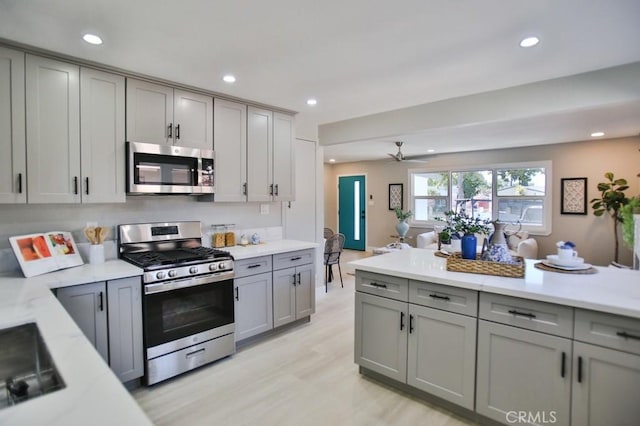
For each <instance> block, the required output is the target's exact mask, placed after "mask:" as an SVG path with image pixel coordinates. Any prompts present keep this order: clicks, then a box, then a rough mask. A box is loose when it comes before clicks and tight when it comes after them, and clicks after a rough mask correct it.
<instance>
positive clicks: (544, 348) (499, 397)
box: [476, 320, 571, 425]
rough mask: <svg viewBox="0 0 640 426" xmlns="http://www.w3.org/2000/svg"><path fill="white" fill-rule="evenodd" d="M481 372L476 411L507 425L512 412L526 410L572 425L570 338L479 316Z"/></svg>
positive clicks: (556, 421)
mask: <svg viewBox="0 0 640 426" xmlns="http://www.w3.org/2000/svg"><path fill="white" fill-rule="evenodd" d="M563 364H564V365H563ZM477 373H478V376H477V384H476V392H477V395H476V411H477V412H478V413H480V414H483V415H485V416H487V417H490V418H492V419H494V420H496V421H498V422H502V423H507V422H508V421H509V419H508V418H507V415H508V413H509V412H513V411H521V412H522V411H524V412H526V413H531V415H533V416H535V415H536V414H538V415H539V416H540V417H539V418H542V416H544V418H546V419H550V418H551V416H553V418H555V422H554V423H555V424H558V425H567V424H569V407H570V402H571V340H569V339H565V338H563V337H556V336H551V335H548V334H543V333H538V332H535V331H529V330H523V329H520V328H516V327H511V326H507V325H502V324H496V323H492V322H488V321H483V320H480V321H479V322H478V364H477Z"/></svg>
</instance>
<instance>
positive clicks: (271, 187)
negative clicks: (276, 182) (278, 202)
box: [269, 184, 273, 195]
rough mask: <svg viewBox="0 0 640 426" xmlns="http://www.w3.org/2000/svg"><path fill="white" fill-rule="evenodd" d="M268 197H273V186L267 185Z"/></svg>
mask: <svg viewBox="0 0 640 426" xmlns="http://www.w3.org/2000/svg"><path fill="white" fill-rule="evenodd" d="M269 195H273V184H271V185H269Z"/></svg>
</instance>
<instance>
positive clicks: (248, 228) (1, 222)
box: [0, 196, 283, 271]
mask: <svg viewBox="0 0 640 426" xmlns="http://www.w3.org/2000/svg"><path fill="white" fill-rule="evenodd" d="M269 207H270V208H269V210H270V213H269V214H260V204H259V203H215V202H213V203H210V202H199V201H198V200H197V199H196V197H192V196H170V197H169V196H134V197H127V202H126V203H123V204H80V205H75V204H55V205H54V204H32V205H14V204H10V205H0V271H7V270H15V269H19V265H18V262H17V260H16V258H15V256H14V254H13V251H12V250H11V246H10V245H9V237H12V236H15V235H24V234H30V233H36V232H46V231H70V232H71V233H72V234H73V237H74V239H75V241H76V243H77V245H78V250H79V251H80V254H81V255H82V258H83V259H84V260H85V262H86V261H87V260H88V256H87V250H88V243H87V239H86V237H85V236H84V234H83V232H82V230H83V228H84V227H85V226H86V225H87V222H95V223H97V224H98V225H99V226H107V227H109V228H110V229H111V231H110V233H109V236H108V237H107V240H106V241H105V254H106V258H107V259H109V258H115V256H116V247H115V245H116V243H115V240H116V239H117V236H116V230H117V225H119V224H124V223H140V222H174V221H187V220H198V221H200V222H202V228H203V231H205V232H206V231H208V230H210V229H211V228H210V225H212V224H220V223H233V224H235V225H236V226H235V229H234V231H235V233H236V236H237V238H236V242H239V241H240V235H241V234H243V233H244V234H246V235H247V236H248V237H250V236H251V235H252V234H254V233H258V234H259V235H260V238H261V239H262V240H263V241H269V240H271V241H273V240H278V239H282V234H283V233H282V204H281V203H269ZM209 243H210V242H209Z"/></svg>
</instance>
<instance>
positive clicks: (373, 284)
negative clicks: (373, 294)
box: [369, 283, 387, 288]
mask: <svg viewBox="0 0 640 426" xmlns="http://www.w3.org/2000/svg"><path fill="white" fill-rule="evenodd" d="M369 284H370V285H372V286H373V287H378V288H387V285H386V284H378V283H369Z"/></svg>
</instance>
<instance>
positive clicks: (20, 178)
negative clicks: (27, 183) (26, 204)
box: [18, 173, 22, 194]
mask: <svg viewBox="0 0 640 426" xmlns="http://www.w3.org/2000/svg"><path fill="white" fill-rule="evenodd" d="M18 194H22V173H18Z"/></svg>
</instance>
